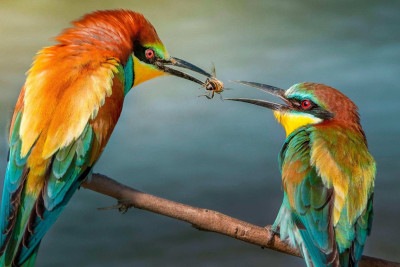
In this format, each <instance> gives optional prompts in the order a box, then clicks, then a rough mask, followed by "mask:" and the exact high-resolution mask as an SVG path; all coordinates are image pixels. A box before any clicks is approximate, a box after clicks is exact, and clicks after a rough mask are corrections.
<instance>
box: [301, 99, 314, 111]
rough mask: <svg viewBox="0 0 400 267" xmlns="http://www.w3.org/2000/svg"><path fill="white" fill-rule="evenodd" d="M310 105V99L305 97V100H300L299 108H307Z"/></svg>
mask: <svg viewBox="0 0 400 267" xmlns="http://www.w3.org/2000/svg"><path fill="white" fill-rule="evenodd" d="M311 107H312V103H311V101H310V100H308V99H305V100H303V101H301V108H302V109H305V110H307V109H310V108H311Z"/></svg>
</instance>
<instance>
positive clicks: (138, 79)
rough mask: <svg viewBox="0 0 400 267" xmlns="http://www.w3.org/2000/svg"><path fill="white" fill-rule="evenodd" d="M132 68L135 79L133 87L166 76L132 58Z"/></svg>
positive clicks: (160, 71)
mask: <svg viewBox="0 0 400 267" xmlns="http://www.w3.org/2000/svg"><path fill="white" fill-rule="evenodd" d="M133 68H134V70H133V71H134V74H135V78H134V81H133V86H136V85H138V84H140V83H142V82H145V81H148V80H151V79H153V78H156V77H158V76H162V75H166V73H165V72H164V71H162V70H159V69H157V68H156V67H154V66H151V65H150V64H146V63H143V62H142V61H140V60H139V59H138V58H137V57H135V56H134V57H133Z"/></svg>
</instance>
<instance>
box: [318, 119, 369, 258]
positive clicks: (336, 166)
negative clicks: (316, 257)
mask: <svg viewBox="0 0 400 267" xmlns="http://www.w3.org/2000/svg"><path fill="white" fill-rule="evenodd" d="M316 129H317V130H315V131H312V132H311V133H310V138H311V139H312V144H313V145H312V149H311V153H310V155H311V158H310V160H311V164H312V165H313V166H315V168H316V170H317V172H318V174H319V176H320V177H321V178H322V180H323V183H324V184H325V185H326V186H327V187H329V188H332V189H333V191H334V207H333V214H332V220H333V225H334V228H335V236H336V242H337V244H338V248H339V252H340V254H341V262H349V261H353V262H357V261H358V260H359V259H360V258H361V256H362V250H363V247H364V244H365V240H366V237H367V235H368V234H369V232H370V231H371V224H372V217H373V215H372V201H373V189H374V180H375V173H376V166H375V161H374V159H373V157H372V156H371V154H370V153H369V152H368V148H367V144H366V140H365V137H364V134H363V132H362V131H361V130H360V129H358V128H354V129H353V128H350V127H347V126H346V125H340V124H336V125H331V126H330V127H329V128H325V127H324V126H318V127H317V128H316ZM346 255H347V256H346ZM346 257H347V259H346Z"/></svg>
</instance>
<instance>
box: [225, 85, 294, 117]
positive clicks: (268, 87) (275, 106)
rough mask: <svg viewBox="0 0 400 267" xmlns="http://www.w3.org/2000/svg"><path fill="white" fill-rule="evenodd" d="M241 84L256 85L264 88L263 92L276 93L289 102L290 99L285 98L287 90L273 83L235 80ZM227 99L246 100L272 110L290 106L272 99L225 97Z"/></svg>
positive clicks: (261, 88) (258, 87)
mask: <svg viewBox="0 0 400 267" xmlns="http://www.w3.org/2000/svg"><path fill="white" fill-rule="evenodd" d="M235 82H237V83H240V84H244V85H247V86H250V87H255V88H257V89H260V90H262V91H263V92H266V93H269V94H271V95H275V96H277V97H279V98H280V99H282V100H283V101H284V102H285V103H287V104H288V100H287V99H286V98H285V90H284V89H281V88H278V87H275V86H272V85H267V84H262V83H255V82H245V81H235ZM225 100H231V101H239V102H245V103H249V104H253V105H257V106H261V107H265V108H269V109H272V110H284V109H288V108H289V106H288V105H285V104H279V103H274V102H270V101H265V100H260V99H249V98H225Z"/></svg>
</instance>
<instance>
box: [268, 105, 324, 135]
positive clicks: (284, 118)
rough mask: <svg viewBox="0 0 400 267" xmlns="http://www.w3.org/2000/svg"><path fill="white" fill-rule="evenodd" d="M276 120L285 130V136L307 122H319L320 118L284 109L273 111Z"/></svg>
mask: <svg viewBox="0 0 400 267" xmlns="http://www.w3.org/2000/svg"><path fill="white" fill-rule="evenodd" d="M274 116H275V118H276V120H277V121H278V122H279V123H280V124H282V126H283V128H284V129H285V132H286V137H287V136H289V135H290V134H291V133H292V132H294V131H295V130H297V129H299V128H300V127H303V126H305V125H308V124H315V123H319V122H321V121H322V120H321V119H320V118H317V117H314V116H313V115H310V114H306V113H293V112H284V111H277V110H276V111H274Z"/></svg>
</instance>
